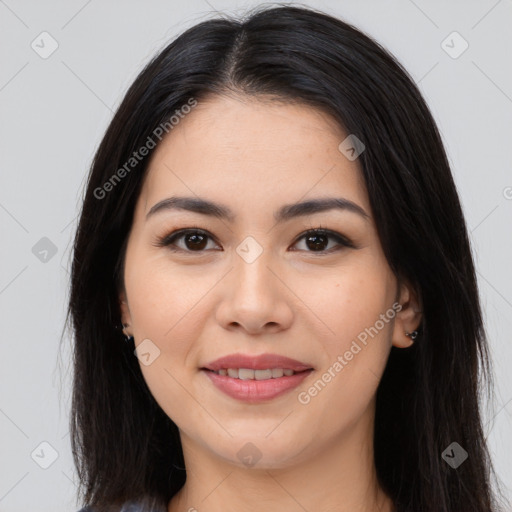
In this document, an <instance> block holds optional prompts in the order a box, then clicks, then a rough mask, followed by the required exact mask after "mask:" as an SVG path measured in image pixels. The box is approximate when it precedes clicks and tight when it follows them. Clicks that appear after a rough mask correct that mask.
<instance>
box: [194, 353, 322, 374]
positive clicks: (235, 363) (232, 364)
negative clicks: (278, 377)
mask: <svg viewBox="0 0 512 512" xmlns="http://www.w3.org/2000/svg"><path fill="white" fill-rule="evenodd" d="M203 368H206V369H207V370H214V371H218V370H220V369H222V368H248V369H250V370H267V369H269V368H283V369H290V370H294V371H295V372H302V371H304V370H310V369H314V368H313V365H311V364H309V363H304V362H301V361H297V360H295V359H290V358H289V357H285V356H280V355H279V354H260V355H258V356H249V355H246V354H230V355H228V356H224V357H221V358H219V359H216V360H215V361H212V362H210V363H208V364H207V365H206V366H204V367H203Z"/></svg>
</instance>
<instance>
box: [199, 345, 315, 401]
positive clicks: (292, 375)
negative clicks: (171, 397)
mask: <svg viewBox="0 0 512 512" xmlns="http://www.w3.org/2000/svg"><path fill="white" fill-rule="evenodd" d="M200 370H201V372H202V373H203V374H204V375H206V376H207V377H208V379H209V381H210V382H211V383H212V384H213V385H214V386H215V388H217V389H218V390H219V391H221V392H223V393H224V394H226V395H228V396H230V397H231V398H234V399H236V400H239V401H243V402H247V403H261V402H264V401H269V400H272V399H274V398H277V397H278V396H281V395H283V394H285V393H287V392H289V391H291V390H292V389H294V388H296V387H297V386H298V385H299V384H301V383H302V382H303V381H304V379H306V378H307V377H308V376H309V375H310V374H311V373H313V372H314V368H313V367H312V366H311V365H310V364H308V363H303V362H300V361H296V360H294V359H290V358H287V357H284V356H279V355H276V354H263V355H260V356H256V357H254V356H246V355H242V354H233V355H231V356H226V357H223V358H220V359H217V360H216V361H213V362H212V363H209V364H208V365H207V366H205V367H202V368H200Z"/></svg>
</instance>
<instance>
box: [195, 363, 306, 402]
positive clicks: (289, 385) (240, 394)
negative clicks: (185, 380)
mask: <svg viewBox="0 0 512 512" xmlns="http://www.w3.org/2000/svg"><path fill="white" fill-rule="evenodd" d="M313 371H314V370H313V369H310V370H304V371H302V372H300V373H294V374H293V375H290V376H283V377H279V378H277V379H267V380H240V379H234V378H232V377H229V376H227V375H218V374H216V373H214V372H213V371H210V370H207V369H205V368H202V369H201V372H202V373H204V374H206V376H207V377H209V379H210V380H211V382H212V383H213V384H214V386H215V387H216V388H217V389H219V390H220V391H222V392H223V393H225V394H226V395H228V396H230V397H231V398H234V399H236V400H240V401H243V402H248V403H259V402H265V401H268V400H272V399H274V398H277V397H278V396H281V395H283V394H285V393H287V392H288V391H290V390H292V389H294V388H296V387H297V386H298V385H299V384H300V383H301V382H302V381H303V380H304V379H305V378H306V377H307V376H308V375H310V374H311V373H312V372H313Z"/></svg>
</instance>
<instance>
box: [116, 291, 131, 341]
mask: <svg viewBox="0 0 512 512" xmlns="http://www.w3.org/2000/svg"><path fill="white" fill-rule="evenodd" d="M119 309H120V311H121V323H122V324H123V333H124V334H125V336H133V330H132V317H131V314H130V308H129V306H128V301H127V299H126V292H125V290H122V291H121V292H119Z"/></svg>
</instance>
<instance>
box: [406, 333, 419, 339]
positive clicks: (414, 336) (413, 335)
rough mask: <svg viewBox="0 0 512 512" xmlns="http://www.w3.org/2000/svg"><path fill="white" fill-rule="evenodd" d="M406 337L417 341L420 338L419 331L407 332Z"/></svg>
mask: <svg viewBox="0 0 512 512" xmlns="http://www.w3.org/2000/svg"><path fill="white" fill-rule="evenodd" d="M405 335H406V336H409V337H410V338H411V340H415V339H416V338H417V337H418V331H412V332H406V333H405Z"/></svg>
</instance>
